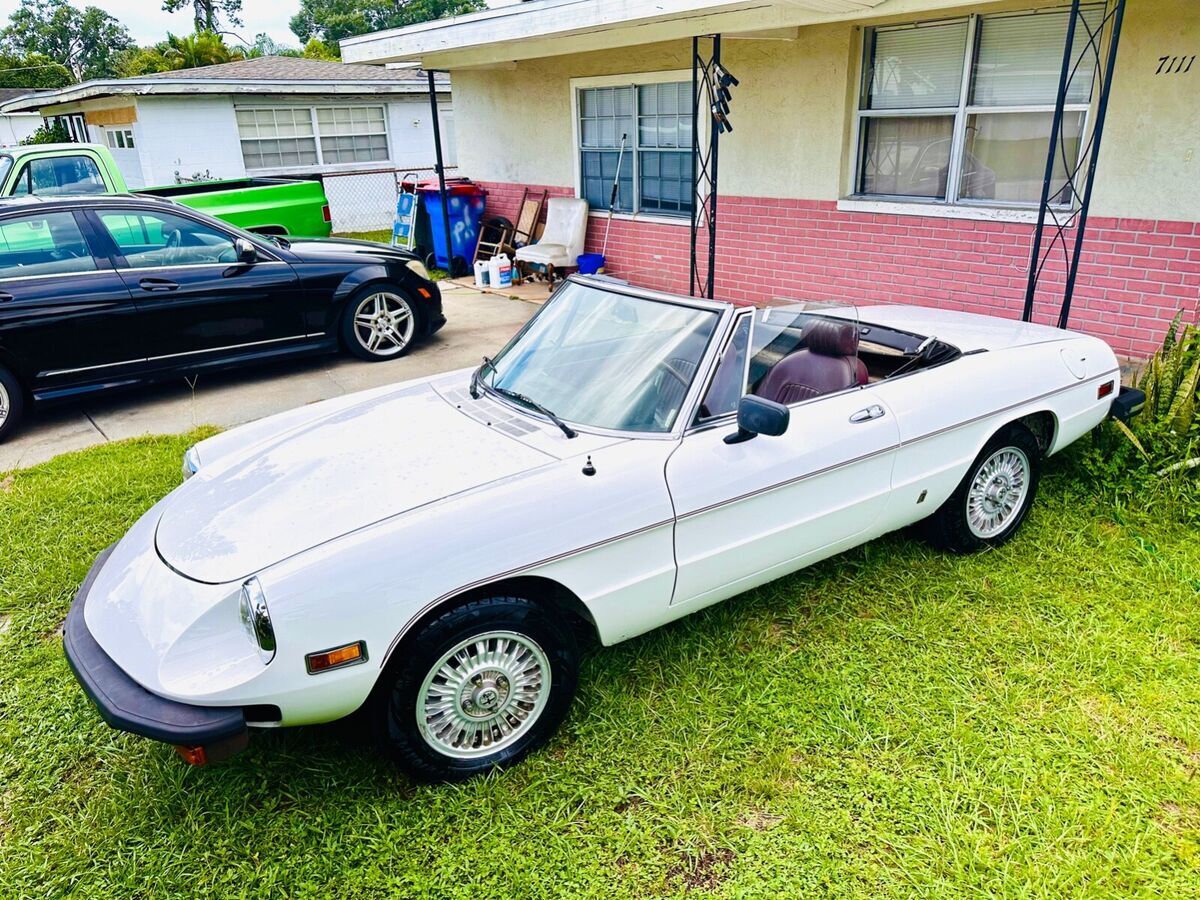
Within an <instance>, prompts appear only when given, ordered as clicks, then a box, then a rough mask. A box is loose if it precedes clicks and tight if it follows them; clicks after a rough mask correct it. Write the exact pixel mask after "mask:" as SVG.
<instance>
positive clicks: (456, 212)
mask: <svg viewBox="0 0 1200 900" xmlns="http://www.w3.org/2000/svg"><path fill="white" fill-rule="evenodd" d="M419 190H420V192H421V201H422V203H423V204H424V206H425V212H426V214H427V215H428V216H429V230H430V232H431V234H430V237H431V238H432V240H433V257H434V263H435V264H436V266H437V267H438V268H439V269H445V270H446V271H447V272H452V270H451V268H450V266H451V263H452V262H453V261H456V260H461V261H462V262H461V265H460V266H459V268H460V269H461V272H459V273H453V272H452V274H461V273H464V272H466V270H467V267H468V266H469V265H470V262H471V260H472V259H474V258H475V245H476V244H478V243H479V227H480V223H482V221H483V210H484V207H485V206H486V203H487V200H486V198H487V194H486V192H485V191H484V190H483V188H481V187H479V186H478V185H475V184H471V183H469V182H466V183H464V182H459V183H455V184H447V185H446V205H447V207H448V208H449V213H450V244H451V246H450V247H449V248H447V247H446V227H445V224H444V222H445V219H444V218H443V217H442V198H441V195H440V193H439V191H438V185H437V182H436V181H434V182H425V183H423V184H422V185H421V186H420V188H419Z"/></svg>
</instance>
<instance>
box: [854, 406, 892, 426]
mask: <svg viewBox="0 0 1200 900" xmlns="http://www.w3.org/2000/svg"><path fill="white" fill-rule="evenodd" d="M883 416H884V412H883V407H882V406H880V405H879V404H878V403H873V404H872V405H870V406H868V407H867V408H866V409H860V410H859V411H858V412H856V413H855V414H854V415H852V416H851V417H850V421H851V422H853V423H854V424H856V425H857V424H858V423H859V422H870V421H871V420H872V419H882V418H883Z"/></svg>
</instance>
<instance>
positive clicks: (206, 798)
mask: <svg viewBox="0 0 1200 900" xmlns="http://www.w3.org/2000/svg"><path fill="white" fill-rule="evenodd" d="M195 437H196V436H195V435H192V436H185V437H177V438H161V439H146V440H140V441H134V442H129V443H123V444H114V445H108V446H105V447H101V448H97V449H94V450H88V451H84V452H82V453H77V454H73V455H69V456H64V457H60V458H58V459H57V460H55V461H53V462H50V463H47V464H45V465H42V466H38V467H37V468H34V469H30V470H27V471H21V472H17V473H15V474H14V475H10V476H7V477H4V476H3V475H0V631H2V634H0V653H2V658H3V662H0V896H3V897H5V898H7V897H38V898H41V897H48V896H61V895H65V894H74V895H78V896H84V897H122V898H124V897H193V896H220V897H234V896H271V897H283V896H288V897H384V896H388V897H391V896H439V897H440V896H450V897H458V896H461V897H489V898H490V897H516V898H525V897H542V896H564V895H566V896H588V897H594V896H634V897H641V896H658V895H674V894H681V893H685V892H688V891H693V892H711V893H713V894H716V895H719V896H736V897H756V896H765V897H797V896H870V897H885V896H886V897H891V896H895V897H910V896H914V895H919V896H931V895H932V896H947V897H967V896H976V895H980V894H991V895H1004V896H1022V897H1024V896H1044V897H1063V896H1068V895H1072V896H1078V895H1088V896H1099V895H1132V894H1137V895H1143V896H1156V897H1172V898H1176V897H1187V896H1190V897H1195V896H1197V895H1200V777H1197V770H1198V769H1200V678H1198V677H1197V676H1198V666H1197V663H1200V541H1198V540H1197V536H1196V533H1195V532H1194V531H1192V530H1190V529H1189V528H1188V527H1186V526H1183V525H1176V524H1172V523H1170V522H1154V521H1152V519H1151V517H1149V516H1147V517H1145V521H1133V520H1124V521H1123V520H1122V517H1119V516H1116V515H1115V514H1114V513H1113V511H1111V510H1110V509H1109V508H1107V507H1105V506H1104V505H1102V504H1101V503H1100V502H1099V501H1095V500H1092V499H1089V498H1087V497H1085V496H1082V494H1081V491H1080V490H1079V489H1078V488H1077V487H1075V486H1074V483H1073V482H1071V481H1070V480H1069V479H1068V478H1067V477H1066V475H1065V474H1064V470H1065V466H1066V464H1065V463H1058V464H1057V465H1053V466H1052V467H1051V468H1052V471H1051V473H1050V476H1049V477H1048V479H1047V481H1046V482H1045V483H1044V485H1043V493H1042V497H1041V499H1040V502H1039V504H1038V506H1037V507H1036V508H1035V511H1034V514H1033V516H1032V518H1031V519H1030V521H1029V522H1028V524H1027V526H1026V528H1025V529H1024V531H1023V532H1022V534H1021V535H1020V537H1019V538H1018V539H1017V540H1016V541H1014V542H1013V543H1011V544H1009V545H1008V546H1007V547H1005V548H1004V549H1002V550H1000V551H996V552H991V553H987V554H983V555H978V556H971V557H949V556H944V555H941V554H938V553H935V552H932V551H930V550H928V549H926V548H925V547H923V546H922V545H920V544H918V543H915V542H913V541H910V540H908V539H907V538H905V537H901V536H895V537H890V538H886V539H884V540H881V541H876V542H875V543H873V544H871V545H869V546H867V547H865V548H863V549H860V550H858V551H855V552H852V553H848V554H845V555H843V556H840V557H838V558H836V559H833V560H830V561H828V562H826V563H824V564H822V565H819V566H817V567H815V568H813V569H811V570H808V571H806V572H804V573H801V574H799V575H796V576H793V577H790V578H787V579H784V580H782V581H779V582H776V583H774V584H771V585H768V586H766V587H764V588H762V589H759V590H756V591H753V592H751V593H749V594H746V595H744V596H742V597H740V598H737V599H735V600H733V601H730V602H728V603H725V604H723V605H721V606H719V607H716V608H713V609H711V610H709V611H707V612H704V613H701V614H699V615H697V616H694V617H692V618H690V619H687V620H685V621H683V622H680V623H677V624H675V625H672V626H669V627H667V628H664V629H661V630H660V631H658V632H656V633H653V634H650V635H647V636H644V637H642V638H639V639H635V640H632V641H629V642H627V643H625V644H622V645H620V646H617V647H612V648H607V649H599V650H597V651H595V652H594V653H592V654H591V655H590V656H589V657H588V659H587V660H586V662H585V665H584V667H583V672H582V679H581V689H580V694H579V697H578V700H577V702H576V705H575V707H574V710H573V712H572V714H571V716H570V717H569V719H568V721H567V723H566V725H565V727H564V730H563V732H562V733H561V734H560V735H559V737H558V738H557V739H556V740H554V742H553V743H552V744H551V746H550V747H549V748H548V749H547V750H546V751H543V752H542V753H540V754H537V755H535V756H534V757H533V758H531V759H530V760H528V761H527V762H526V763H524V764H523V765H521V766H520V767H518V768H517V769H514V770H512V771H510V772H507V773H504V774H500V775H493V776H490V777H487V778H484V779H480V780H476V781H474V782H470V783H468V784H465V785H458V786H451V787H417V786H414V785H412V784H410V783H409V782H408V781H406V780H405V778H404V777H402V776H401V775H399V774H397V772H396V771H395V770H394V769H392V768H391V767H390V766H389V764H388V763H386V762H384V761H382V760H381V759H380V758H379V757H377V756H375V755H374V753H373V752H372V751H371V749H370V747H369V746H368V745H367V744H365V743H364V741H363V739H362V738H361V737H360V736H359V735H358V733H357V731H356V730H355V729H354V728H352V727H349V726H346V725H332V726H325V727H321V728H303V729H293V730H283V731H279V732H267V733H262V734H256V735H255V736H254V737H253V738H252V741H251V745H250V749H249V751H247V752H246V753H244V754H242V755H241V756H239V757H237V758H235V759H234V760H232V761H230V762H228V763H225V764H222V765H218V766H213V767H210V768H204V769H194V768H189V767H187V766H185V765H184V764H183V763H182V762H181V761H180V760H179V759H177V758H176V756H175V754H174V753H173V752H172V751H171V749H170V748H169V747H166V746H163V745H160V744H155V743H152V742H150V741H146V740H141V739H138V738H133V737H128V736H125V735H121V734H118V733H116V732H114V731H111V730H110V729H108V728H107V727H105V726H104V725H103V724H102V723H101V721H100V718H99V716H98V715H97V714H96V712H95V711H94V709H92V707H91V706H90V704H89V703H88V701H87V700H86V698H85V697H84V695H83V693H82V691H81V690H80V689H79V688H78V687H77V685H76V684H75V682H74V680H73V678H72V676H71V674H70V672H69V670H68V668H67V665H66V662H65V660H64V658H63V654H62V642H61V639H60V635H59V628H60V625H61V622H62V620H63V617H64V615H65V613H66V610H67V607H68V604H69V602H70V599H71V597H72V595H73V593H74V591H75V588H76V586H77V584H78V583H79V581H80V580H81V579H82V578H83V576H84V574H85V572H86V571H87V569H88V566H89V565H90V563H91V561H92V559H93V557H94V556H95V555H96V553H98V552H99V551H100V550H101V549H102V548H103V547H104V546H105V545H106V544H108V543H109V542H111V541H113V540H115V539H116V538H117V537H119V536H120V535H121V534H122V532H123V531H124V530H125V529H126V528H127V527H128V526H129V525H130V524H131V523H132V522H133V521H134V519H136V518H137V516H138V515H139V514H140V513H141V512H142V511H144V510H145V509H146V508H147V507H149V506H150V505H151V504H152V503H153V502H154V501H155V500H157V499H158V498H159V497H161V496H162V495H163V494H164V493H166V492H167V491H169V490H170V489H171V488H172V487H173V486H174V485H175V484H176V483H177V482H178V480H179V457H180V454H181V453H182V451H183V450H184V448H185V447H186V446H187V445H188V444H189V442H190V441H191V440H194V439H195Z"/></svg>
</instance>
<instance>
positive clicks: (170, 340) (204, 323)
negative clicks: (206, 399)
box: [90, 206, 305, 367]
mask: <svg viewBox="0 0 1200 900" xmlns="http://www.w3.org/2000/svg"><path fill="white" fill-rule="evenodd" d="M90 214H91V215H92V216H93V217H94V220H95V223H96V227H97V229H98V230H99V231H100V232H101V233H102V234H103V235H105V236H106V237H107V238H108V239H109V240H111V241H112V243H113V246H114V252H115V253H116V254H117V266H118V269H117V270H118V272H119V273H120V275H121V277H122V278H123V279H124V280H125V284H126V285H127V286H128V288H129V290H130V293H131V294H132V295H133V299H134V303H135V304H136V305H137V307H138V310H139V317H140V318H141V319H142V320H143V322H144V333H145V335H146V341H147V355H148V356H149V359H150V362H151V363H152V364H155V365H157V366H160V367H172V366H175V365H179V364H187V363H193V362H196V363H203V362H204V361H206V360H208V359H211V358H222V357H227V356H238V355H242V354H248V353H255V352H260V351H261V350H263V349H267V348H268V347H270V346H271V345H278V346H280V347H282V346H286V345H287V344H288V343H295V342H303V341H304V340H305V329H304V322H303V316H302V314H301V304H300V300H299V292H298V290H297V279H296V275H295V272H293V271H292V267H291V266H289V265H288V264H287V263H286V262H283V261H282V260H280V259H279V258H278V257H276V256H275V255H274V254H272V253H271V252H270V251H269V250H267V249H265V248H263V247H261V245H256V246H257V247H258V259H257V260H255V261H254V262H249V263H243V262H239V261H238V258H237V250H236V240H237V235H236V234H233V233H230V232H228V231H225V230H224V229H222V228H220V227H218V226H217V225H215V224H214V223H210V222H208V221H205V220H202V219H199V218H193V217H191V216H189V215H185V214H183V213H181V212H179V211H177V210H175V209H169V210H167V209H164V210H161V211H160V210H157V209H153V208H149V207H148V206H138V207H131V208H122V207H102V208H99V209H96V210H94V211H93V212H91V213H90Z"/></svg>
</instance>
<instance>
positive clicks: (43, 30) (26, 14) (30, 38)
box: [0, 0, 133, 80]
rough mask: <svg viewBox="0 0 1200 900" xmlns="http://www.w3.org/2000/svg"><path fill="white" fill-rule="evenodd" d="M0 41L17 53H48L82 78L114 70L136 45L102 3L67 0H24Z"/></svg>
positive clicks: (114, 72)
mask: <svg viewBox="0 0 1200 900" xmlns="http://www.w3.org/2000/svg"><path fill="white" fill-rule="evenodd" d="M0 43H2V44H3V47H4V49H5V50H7V51H8V52H11V53H15V54H18V55H25V54H31V53H39V54H42V55H44V56H47V57H49V58H50V59H51V60H53V61H54V62H57V63H60V64H62V65H63V66H65V67H66V68H67V69H68V70H69V71H70V72H71V75H72V76H73V77H74V78H75V79H77V80H84V79H87V78H106V77H109V76H112V75H114V74H116V71H115V63H116V57H117V55H118V54H119V53H120V52H121V51H122V50H126V49H128V48H129V47H132V46H133V39H132V38H131V37H130V36H129V31H128V30H127V29H126V28H125V26H124V25H122V24H121V23H120V22H118V21H117V20H116V19H114V18H113V17H112V16H110V15H109V14H108V13H106V12H105V11H104V10H102V9H100V8H98V7H95V6H86V7H84V8H83V9H79V8H77V7H75V6H72V5H71V4H70V3H68V2H67V0H21V6H20V7H19V8H18V9H17V10H16V11H15V12H14V13H13V14H12V16H11V17H10V18H9V24H8V27H7V28H5V29H4V30H3V31H2V32H0Z"/></svg>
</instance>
